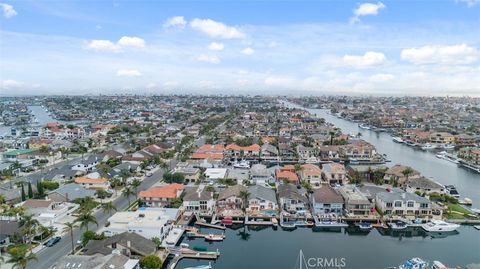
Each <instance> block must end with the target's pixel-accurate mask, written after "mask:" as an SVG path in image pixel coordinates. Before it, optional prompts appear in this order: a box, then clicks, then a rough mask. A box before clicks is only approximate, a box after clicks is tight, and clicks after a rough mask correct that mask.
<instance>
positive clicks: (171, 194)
mask: <svg viewBox="0 0 480 269" xmlns="http://www.w3.org/2000/svg"><path fill="white" fill-rule="evenodd" d="M184 188H185V185H183V184H178V183H173V184H168V185H164V186H155V187H151V188H150V189H148V190H146V191H141V192H140V193H139V194H138V196H139V198H140V199H141V200H142V202H144V203H145V204H146V205H148V206H150V207H166V206H170V205H171V202H172V200H173V199H177V198H179V197H180V195H181V194H182V192H183V189H184Z"/></svg>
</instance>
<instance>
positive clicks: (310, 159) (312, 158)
mask: <svg viewBox="0 0 480 269" xmlns="http://www.w3.org/2000/svg"><path fill="white" fill-rule="evenodd" d="M317 162H318V160H317V158H315V157H311V158H308V159H306V160H305V163H309V164H312V163H317Z"/></svg>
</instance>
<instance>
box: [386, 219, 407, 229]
mask: <svg viewBox="0 0 480 269" xmlns="http://www.w3.org/2000/svg"><path fill="white" fill-rule="evenodd" d="M389 225H390V228H391V229H392V230H395V231H399V230H405V229H407V227H408V225H407V223H406V222H404V221H401V220H398V221H396V222H392V223H390V224H389Z"/></svg>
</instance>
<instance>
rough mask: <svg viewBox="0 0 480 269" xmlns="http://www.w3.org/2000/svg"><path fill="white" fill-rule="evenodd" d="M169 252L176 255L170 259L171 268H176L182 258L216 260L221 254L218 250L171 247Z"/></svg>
mask: <svg viewBox="0 0 480 269" xmlns="http://www.w3.org/2000/svg"><path fill="white" fill-rule="evenodd" d="M168 251H169V254H173V255H175V257H174V258H173V259H172V260H171V261H170V265H169V266H168V268H169V269H175V267H176V266H177V264H178V262H179V261H180V260H181V259H202V260H216V259H218V257H219V256H220V252H219V251H218V249H217V251H195V250H191V249H177V248H171V249H168Z"/></svg>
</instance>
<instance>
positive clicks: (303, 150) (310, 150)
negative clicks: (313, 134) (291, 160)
mask: <svg viewBox="0 0 480 269" xmlns="http://www.w3.org/2000/svg"><path fill="white" fill-rule="evenodd" d="M296 151H297V155H298V157H299V158H300V159H302V160H308V159H310V158H312V157H316V156H317V150H316V149H315V148H314V147H306V146H304V145H301V144H299V145H297V148H296Z"/></svg>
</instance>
